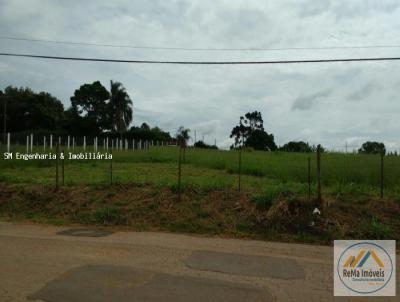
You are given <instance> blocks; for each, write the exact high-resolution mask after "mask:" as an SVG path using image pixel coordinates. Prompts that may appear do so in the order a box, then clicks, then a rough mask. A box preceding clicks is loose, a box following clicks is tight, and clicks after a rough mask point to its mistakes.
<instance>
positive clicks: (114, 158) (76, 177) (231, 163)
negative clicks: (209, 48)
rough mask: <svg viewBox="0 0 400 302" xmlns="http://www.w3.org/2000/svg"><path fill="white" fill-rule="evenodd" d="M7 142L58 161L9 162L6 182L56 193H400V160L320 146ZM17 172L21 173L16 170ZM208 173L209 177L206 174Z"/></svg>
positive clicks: (59, 139)
mask: <svg viewBox="0 0 400 302" xmlns="http://www.w3.org/2000/svg"><path fill="white" fill-rule="evenodd" d="M6 142H7V143H6V144H3V145H2V146H1V147H2V149H3V150H4V152H11V153H13V152H14V153H21V154H24V153H26V154H28V153H30V154H32V153H37V154H45V153H51V154H52V155H53V156H54V155H55V159H56V160H52V159H54V158H49V159H48V160H44V161H29V162H28V161H23V160H22V161H15V160H14V161H7V160H2V166H3V168H4V169H3V170H7V168H10V169H14V170H13V171H12V173H11V172H10V171H8V172H9V173H8V172H7V173H8V174H7V173H6V172H4V173H5V174H3V175H1V174H0V175H1V177H2V179H1V180H9V181H13V180H15V181H16V182H24V181H27V177H28V175H31V176H32V177H33V178H35V181H37V182H39V183H41V182H43V183H47V184H48V183H54V186H55V188H56V189H59V188H60V187H61V186H63V185H70V184H73V185H77V184H96V183H101V184H109V185H113V184H116V183H125V182H139V183H153V184H154V183H155V184H158V185H166V186H171V187H173V188H174V190H175V191H176V193H177V199H178V200H181V194H182V191H183V190H184V188H185V187H187V186H190V185H193V186H196V185H198V186H203V187H219V188H221V187H224V188H233V189H236V190H238V191H243V190H248V189H249V188H251V189H252V190H253V191H257V190H259V191H262V190H264V189H265V188H266V187H268V186H277V185H278V186H279V185H280V186H281V187H287V188H291V189H292V190H293V191H295V192H301V193H302V194H304V195H305V196H307V198H308V199H315V200H316V201H317V202H318V203H321V204H322V202H323V197H324V196H325V195H327V194H345V193H353V194H364V195H365V194H371V195H373V196H377V197H380V198H383V197H384V196H385V193H386V192H388V193H389V195H390V196H392V195H393V196H397V194H398V193H399V192H400V181H399V179H400V177H399V176H400V159H399V157H397V156H385V155H384V154H376V155H360V154H354V153H349V154H343V153H332V154H330V153H322V151H321V150H320V149H319V148H318V150H317V152H316V153H308V154H306V153H297V154H295V153H283V152H254V151H253V152H249V151H246V150H232V151H222V150H199V149H194V148H182V147H179V146H177V145H176V143H175V142H170V141H155V140H153V141H150V140H141V139H126V138H107V137H102V138H97V137H85V136H82V137H73V136H50V135H49V136H44V137H33V136H32V135H29V136H26V141H25V142H24V144H23V143H22V142H21V140H19V141H15V140H13V139H12V137H11V135H7V139H6ZM96 152H99V153H107V154H108V156H107V157H102V158H100V159H101V160H100V159H99V158H97V157H96V156H94V157H90V158H89V157H87V155H84V157H83V158H82V160H81V161H72V160H71V158H70V156H68V155H66V154H67V153H70V154H75V155H76V154H85V153H96ZM61 154H63V156H61ZM110 155H111V156H110ZM90 156H92V155H90ZM3 159H4V158H3ZM14 159H15V158H14ZM22 159H23V158H22ZM75 159H76V158H75ZM38 162H39V163H38ZM80 163H82V164H83V165H80ZM148 163H155V164H161V165H163V164H164V165H165V166H163V167H162V168H160V167H158V168H157V169H159V170H156V168H155V169H154V171H150V170H151V169H152V168H151V167H152V166H151V165H148ZM16 167H17V168H18V167H19V168H20V169H19V170H18V169H17V170H15V168H16ZM154 167H155V166H154ZM189 167H195V170H191V169H190V168H189ZM37 168H47V169H37ZM53 168H54V169H53ZM10 169H9V170H10ZM196 169H197V170H196ZM201 169H207V170H208V172H207V173H203V174H202V171H201ZM92 171H94V172H92ZM209 171H214V172H209ZM85 175H87V176H85ZM282 190H283V191H284V189H282Z"/></svg>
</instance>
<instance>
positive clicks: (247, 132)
mask: <svg viewBox="0 0 400 302" xmlns="http://www.w3.org/2000/svg"><path fill="white" fill-rule="evenodd" d="M230 137H231V138H234V139H235V141H234V144H233V145H232V146H231V148H239V147H243V146H246V147H251V148H254V149H256V150H269V151H273V150H276V148H277V147H276V144H275V141H274V136H273V135H272V134H268V133H267V132H265V130H264V121H263V118H262V115H261V112H260V111H253V112H248V113H246V114H245V115H244V116H241V117H240V120H239V125H237V126H235V127H234V128H233V129H232V132H231V135H230Z"/></svg>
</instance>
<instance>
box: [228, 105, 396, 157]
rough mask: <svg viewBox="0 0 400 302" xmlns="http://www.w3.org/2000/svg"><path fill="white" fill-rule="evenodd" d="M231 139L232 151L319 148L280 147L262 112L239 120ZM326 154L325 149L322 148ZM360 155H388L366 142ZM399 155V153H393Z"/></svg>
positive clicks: (376, 144) (314, 148)
mask: <svg viewBox="0 0 400 302" xmlns="http://www.w3.org/2000/svg"><path fill="white" fill-rule="evenodd" d="M230 138H233V139H234V143H233V144H232V145H231V149H238V148H251V149H254V150H263V151H284V152H301V153H310V152H316V151H317V146H315V145H310V144H309V143H307V142H303V141H291V142H288V143H286V144H284V145H283V146H280V147H278V146H277V145H276V143H275V137H274V135H273V134H269V133H268V132H266V131H265V129H264V120H263V118H262V114H261V112H260V111H253V112H248V113H246V114H245V115H244V116H241V117H240V118H239V124H238V125H237V126H235V127H233V129H232V131H231V135H230ZM320 148H321V149H320V150H321V151H322V152H325V148H324V147H322V146H321V147H320ZM358 153H360V154H386V147H385V145H384V144H383V143H380V142H371V141H368V142H365V143H364V144H362V146H361V148H360V149H359V150H358ZM393 155H397V153H393Z"/></svg>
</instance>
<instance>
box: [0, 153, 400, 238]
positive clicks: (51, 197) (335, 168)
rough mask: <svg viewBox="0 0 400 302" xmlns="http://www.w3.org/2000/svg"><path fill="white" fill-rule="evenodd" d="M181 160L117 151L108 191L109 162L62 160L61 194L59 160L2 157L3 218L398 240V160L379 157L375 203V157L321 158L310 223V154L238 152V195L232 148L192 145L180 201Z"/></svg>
mask: <svg viewBox="0 0 400 302" xmlns="http://www.w3.org/2000/svg"><path fill="white" fill-rule="evenodd" d="M13 149H14V150H13ZM13 149H12V150H11V151H13V152H16V151H20V152H24V148H21V149H19V150H18V148H17V147H14V148H13ZM34 151H35V150H34ZM37 151H38V152H41V151H42V149H38V150H37ZM79 151H81V150H77V149H75V150H74V153H76V152H79ZM87 151H89V150H87ZM99 151H101V152H102V151H103V150H101V149H100V150H99ZM178 156H179V149H178V148H176V147H157V148H151V149H149V150H141V151H139V150H135V151H132V150H129V151H114V153H113V185H112V186H111V185H110V161H108V160H65V161H64V163H65V186H61V187H60V190H59V191H55V190H54V187H55V174H56V168H55V163H56V161H55V160H29V161H24V160H15V159H14V160H5V159H4V158H2V159H1V160H0V217H5V219H11V220H15V219H17V220H21V219H22V220H25V219H28V220H31V221H36V222H45V223H76V222H77V223H83V224H95V225H103V226H108V225H111V226H114V227H115V226H122V227H128V228H129V229H135V230H162V231H173V232H175V231H177V232H190V233H201V234H204V233H207V234H215V235H228V236H235V237H236V236H240V237H257V238H260V237H261V238H267V239H273V240H284V241H300V242H319V243H329V242H331V240H333V239H346V238H348V239H359V238H369V239H395V238H396V237H399V236H400V181H399V179H400V178H399V177H398V176H400V175H399V174H400V158H399V157H391V156H387V157H385V158H384V176H385V177H384V184H385V187H384V189H385V198H384V199H381V198H380V186H379V185H380V167H381V166H380V157H379V156H377V155H357V154H331V153H326V154H322V159H321V166H322V193H323V200H324V201H325V202H324V204H326V205H327V206H326V207H325V208H324V209H323V212H322V215H321V217H317V218H316V217H313V216H312V210H313V209H314V207H315V198H316V182H315V174H316V173H315V172H316V155H315V154H296V153H282V152H276V153H267V152H257V151H243V153H242V176H241V188H242V190H241V192H238V179H239V177H238V159H239V153H238V151H218V150H200V149H190V148H189V149H187V150H186V154H185V161H184V162H183V163H182V200H181V202H179V201H178V199H177V182H178ZM308 158H310V159H311V172H312V173H311V179H312V185H311V187H312V196H311V199H310V200H309V199H308V181H307V180H308V169H307V168H308ZM59 172H60V174H61V167H60V170H59ZM60 182H61V179H60ZM311 221H314V223H315V224H313V226H312V227H311V226H310V223H311Z"/></svg>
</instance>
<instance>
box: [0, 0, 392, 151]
mask: <svg viewBox="0 0 400 302" xmlns="http://www.w3.org/2000/svg"><path fill="white" fill-rule="evenodd" d="M96 3H97V4H96ZM399 28H400V1H398V0H393V1H391V0H380V1H379V0H376V1H369V0H351V1H349V0H343V1H339V0H335V1H328V0H304V1H300V0H293V1H282V0H275V1H261V0H260V1H250V0H243V1H235V0H228V1H216V0H198V1H195V0H191V1H166V0H157V1H156V0H153V1H148V0H143V1H133V0H126V1H125V0H122V1H118V0H113V1H82V0H80V1H75V0H70V1H55V0H49V1H46V0H36V1H33V0H32V1H30V0H0V36H3V37H4V36H7V37H19V38H35V39H47V40H60V41H76V42H88V43H102V44H117V45H136V46H160V47H185V48H293V47H331V46H333V47H336V46H365V45H400V38H399ZM0 52H17V53H30V54H45V55H60V56H81V57H99V58H113V59H155V60H199V61H201V60H208V61H214V60H224V61H229V60H280V59H289V60H291V59H320V58H352V57H377V56H400V48H367V49H332V50H285V51H235V52H234V51H230V52H228V51H176V50H168V51H166V50H149V49H146V50H143V49H132V48H111V47H94V46H77V45H60V44H50V43H34V42H23V41H10V40H4V39H0ZM111 79H112V80H114V81H120V82H122V83H123V85H124V86H125V87H126V89H127V91H128V92H129V94H130V96H131V98H132V99H133V103H134V124H135V125H140V124H141V123H142V122H144V121H146V122H148V123H149V124H150V125H151V126H159V127H161V128H163V129H166V130H168V131H170V132H171V134H174V133H175V131H176V129H177V128H178V127H179V126H180V125H184V126H186V127H188V128H190V129H192V134H194V130H195V129H196V130H197V137H198V138H201V136H202V135H204V136H205V140H206V142H208V143H214V139H216V140H217V144H218V145H219V146H220V147H227V146H229V145H230V140H229V134H230V130H231V129H232V127H233V126H235V124H237V123H238V120H239V116H240V115H243V114H244V113H246V112H248V111H253V110H259V111H261V112H262V114H263V118H264V123H265V128H266V130H267V132H269V133H273V134H274V135H275V140H276V142H277V143H278V144H284V143H286V142H287V141H290V140H305V141H309V142H310V143H314V144H317V143H321V144H323V145H324V146H326V147H328V148H331V149H344V146H345V144H346V142H347V144H348V145H349V149H352V148H353V147H354V148H358V147H359V145H360V144H361V143H362V142H364V141H366V140H379V141H384V142H385V144H386V145H387V147H388V148H389V149H390V150H394V149H397V150H399V149H400V122H399V112H400V100H399V97H398V92H399V88H400V62H396V61H389V62H364V63H330V64H307V65H306V64H297V65H274V66H272V65H257V66H253V65H251V66H178V65H134V64H111V63H90V62H70V61H67V62H65V61H46V60H37V59H27V58H9V57H0V89H4V88H5V87H6V86H8V85H13V86H24V87H25V86H26V87H30V88H32V89H33V90H35V91H48V92H50V93H51V94H53V95H54V96H56V97H58V98H59V99H60V100H61V101H62V102H63V103H64V106H65V107H68V106H69V105H70V96H71V95H73V92H74V90H75V89H77V88H78V87H79V86H80V85H82V84H83V83H91V82H93V81H96V80H100V81H101V83H102V84H103V85H104V86H106V87H107V88H108V86H109V81H110V80H111Z"/></svg>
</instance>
